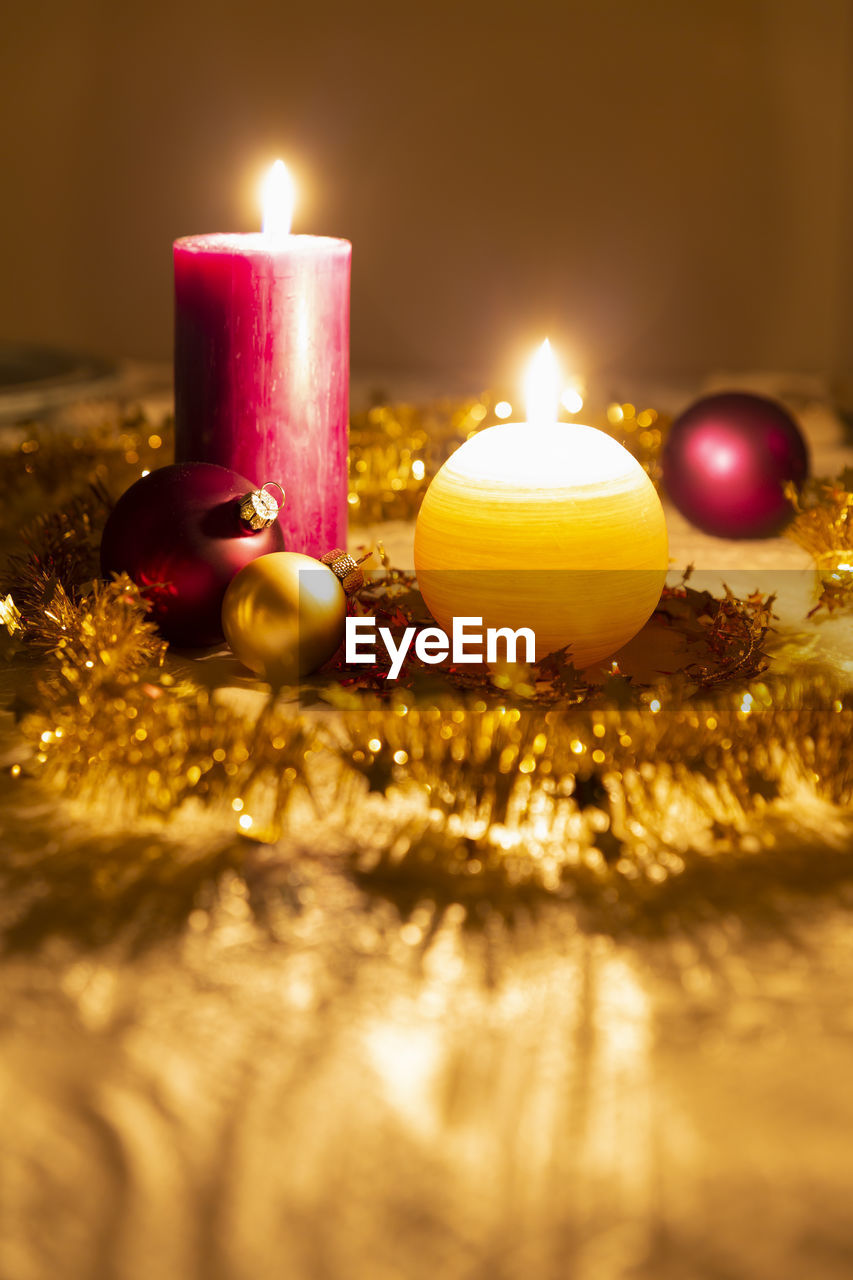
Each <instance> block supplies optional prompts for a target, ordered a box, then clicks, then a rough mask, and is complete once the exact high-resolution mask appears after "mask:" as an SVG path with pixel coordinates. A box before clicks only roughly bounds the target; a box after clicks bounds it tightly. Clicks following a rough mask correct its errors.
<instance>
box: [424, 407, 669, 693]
mask: <svg viewBox="0 0 853 1280" xmlns="http://www.w3.org/2000/svg"><path fill="white" fill-rule="evenodd" d="M545 399H546V401H547V399H548V397H547V395H546V397H545ZM554 405H555V406H556V399H555V400H554ZM544 412H545V414H547V413H548V412H552V420H551V421H545V422H542V421H533V422H512V423H502V424H500V425H498V426H494V427H489V428H487V429H486V430H484V431H481V432H480V433H479V434H478V435H476V436H473V437H472V438H471V439H470V440H468V441H466V443H465V444H463V445H462V446H461V447H460V448H459V449H457V451H456V452H455V453H454V454H453V455H452V456H451V457H450V458H449V459H448V461H447V462H445V464H444V466H443V467H442V468H441V470H440V471H439V472H438V474H437V475H436V477H435V479H434V480H433V482H432V484H431V485H430V487H429V489H428V490H427V493H426V496H425V498H424V501H423V505H422V507H421V510H420V514H419V515H418V521H417V527H416V530H415V570H416V573H417V576H418V584H419V586H420V589H421V592H422V593H423V597H424V600H425V601H426V604H427V607H428V608H429V610H430V613H431V614H432V615H433V617H434V618H435V620H436V621H437V622H438V623H439V625H440V626H441V627H443V628H444V629H445V630H447V631H449V630H450V629H451V628H452V620H453V618H454V617H472V616H475V617H481V618H482V619H483V626H484V627H510V628H512V629H513V630H517V629H518V628H520V627H529V628H531V629H532V630H533V631H534V632H535V635H536V657H537V659H539V658H542V657H544V656H545V655H546V654H548V653H552V652H554V651H555V650H557V649H562V648H564V647H565V646H567V645H568V646H569V657H570V659H571V661H573V662H574V665H575V666H576V667H577V668H579V669H580V668H583V667H585V666H588V665H589V664H590V663H593V662H596V661H598V660H600V659H602V658H608V657H611V656H612V655H613V654H614V653H616V651H617V650H618V649H620V648H621V647H622V646H623V645H624V644H626V643H627V641H628V640H630V639H631V638H632V636H634V635H636V633H637V632H638V631H639V630H640V628H641V627H642V626H643V624H644V623H645V622H646V621H647V620H648V618H649V617H650V616H651V614H652V613H653V612H654V609H655V606H656V605H657V603H658V601H659V599H660V594H661V590H662V588H663V583H664V578H665V576H666V571H667V563H668V554H667V534H666V523H665V520H664V514H663V508H662V507H661V503H660V499H659V498H658V495H657V492H656V491H655V487H654V485H653V484H652V482H651V480H650V479H649V477H648V476H647V475H646V473H645V471H644V470H643V468H642V467H641V466H640V464H639V463H638V462H637V460H636V459H635V458H634V457H632V455H631V454H630V453H629V452H628V451H627V449H624V448H623V447H622V445H620V444H618V443H617V441H615V440H613V439H612V437H610V436H608V435H606V434H605V433H604V432H603V431H597V430H596V429H595V428H593V427H587V426H581V425H580V424H576V423H558V422H556V421H554V420H553V419H554V418H556V407H554V409H553V411H550V410H548V409H547V408H546V409H545V410H544ZM542 413H543V410H542V409H541V406H540V402H539V401H537V402H536V415H537V416H539V417H541V416H542ZM529 416H533V415H532V414H530V415H529Z"/></svg>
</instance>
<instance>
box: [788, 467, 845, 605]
mask: <svg viewBox="0 0 853 1280" xmlns="http://www.w3.org/2000/svg"><path fill="white" fill-rule="evenodd" d="M787 494H788V497H789V499H790V500H791V502H792V503H793V506H794V512H795V515H794V519H793V520H792V522H791V524H790V525H789V526H788V528H787V530H786V532H787V534H788V536H789V537H790V538H793V540H794V542H797V543H799V545H800V546H801V547H804V548H805V550H806V551H808V553H809V555H810V556H811V557H812V559H813V560H814V562H815V567H816V569H817V577H818V600H817V604H816V605H815V607H814V609H812V611H811V614H810V615H809V616H810V617H811V615H812V614H815V613H819V612H820V611H822V610H823V611H825V612H827V613H834V612H835V611H836V610H837V609H845V608H849V607H850V605H851V604H853V469H851V468H849V467H848V468H847V469H846V470H844V471H842V473H841V475H840V476H838V477H837V479H835V480H827V479H820V478H815V479H812V480H808V481H807V482H806V484H805V485H804V486H803V488H802V489H801V490H799V491H798V490H797V489H796V488H795V487H794V486H793V485H789V486H788V488H787Z"/></svg>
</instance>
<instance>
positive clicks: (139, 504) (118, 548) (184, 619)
mask: <svg viewBox="0 0 853 1280" xmlns="http://www.w3.org/2000/svg"><path fill="white" fill-rule="evenodd" d="M275 487H276V488H278V489H279V491H280V492H281V497H282V500H283V499H284V492H283V490H281V486H280V485H276V486H275ZM279 509H280V504H279V503H278V502H277V501H276V500H275V499H274V498H273V496H272V494H270V493H268V492H267V485H264V486H263V488H261V489H257V488H256V487H255V485H253V484H252V483H251V481H249V480H246V479H245V478H244V477H243V476H239V475H237V473H236V472H234V471H230V470H229V469H228V468H227V467H219V466H216V465H215V464H214V463H211V462H183V463H179V464H178V465H176V466H171V467H163V468H161V469H160V470H158V471H151V472H149V474H148V475H147V476H143V477H142V479H141V480H137V481H136V483H135V484H133V485H131V487H130V488H129V489H128V490H127V492H126V493H124V494H123V495H122V497H121V498H119V500H118V502H117V503H116V505H115V508H114V509H113V511H112V512H111V514H110V517H109V519H108V520H107V523H106V527H105V529H104V535H103V538H102V540H101V572H102V573H103V575H104V577H108V576H109V575H110V574H112V573H121V572H124V573H127V574H129V575H130V577H131V578H132V579H133V581H134V582H135V583H136V584H137V586H139V587H141V588H142V592H143V594H144V595H145V597H146V599H148V600H149V601H150V602H151V614H152V617H153V619H154V621H155V622H156V623H157V626H158V628H159V630H160V632H161V633H162V634H163V635H164V636H165V638H166V639H167V640H169V641H170V642H171V643H172V644H176V645H179V646H184V647H189V648H196V647H202V646H206V645H214V644H218V643H219V642H220V641H221V640H222V639H223V636H222V623H221V615H222V598H223V596H224V595H225V591H226V588H227V587H228V584H229V583H230V581H231V579H232V578H233V577H234V575H235V574H236V573H238V572H239V570H240V569H242V568H243V567H244V566H245V565H247V564H248V563H249V562H250V561H251V560H254V559H255V558H256V557H257V556H263V555H267V554H268V553H269V552H271V551H282V550H283V549H284V536H283V534H282V532H281V528H280V527H279V524H278V520H277V517H278V512H279Z"/></svg>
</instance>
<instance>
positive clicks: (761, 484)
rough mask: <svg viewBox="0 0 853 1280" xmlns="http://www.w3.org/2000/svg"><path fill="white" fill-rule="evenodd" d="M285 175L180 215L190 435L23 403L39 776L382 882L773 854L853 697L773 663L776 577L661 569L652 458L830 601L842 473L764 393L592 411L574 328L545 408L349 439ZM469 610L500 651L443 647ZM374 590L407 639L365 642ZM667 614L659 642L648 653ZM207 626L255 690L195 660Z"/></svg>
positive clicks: (843, 499) (341, 267)
mask: <svg viewBox="0 0 853 1280" xmlns="http://www.w3.org/2000/svg"><path fill="white" fill-rule="evenodd" d="M292 194H293V193H292V188H291V185H290V183H289V179H288V177H287V174H286V171H285V170H284V169H283V166H282V167H279V166H276V167H274V170H273V171H272V172H271V174H270V176H269V182H268V184H267V199H266V200H265V206H264V222H263V229H262V230H261V231H260V232H257V233H250V234H246V235H233V236H231V235H205V236H192V237H187V238H184V239H182V240H180V241H177V242H176V244H175V248H174V253H175V290H176V293H175V297H176V364H175V406H176V424H177V426H176V430H175V431H174V432H173V429H172V426H171V425H170V424H168V423H158V424H156V425H155V424H154V423H151V422H149V421H148V420H147V419H146V417H145V415H144V414H143V413H140V412H131V413H125V412H123V411H121V410H120V409H118V410H117V411H116V416H115V417H114V418H113V419H112V420H109V419H103V418H101V417H98V416H97V415H96V416H95V417H94V419H93V420H91V421H89V422H86V421H84V419H83V418H82V417H81V419H80V421H79V422H78V423H77V426H76V429H74V430H71V431H57V430H53V431H52V430H50V429H49V428H44V427H41V428H39V427H35V426H34V427H32V428H22V429H21V438H20V440H19V447H18V448H17V450H16V451H15V452H14V454H13V455H12V456H11V457H10V458H9V460H8V463H9V465H8V466H7V467H6V468H5V469H4V470H3V472H2V477H1V478H0V497H2V499H3V501H4V504H5V508H6V514H7V520H8V523H9V527H10V528H12V529H14V528H19V529H22V530H23V531H22V532H21V534H20V537H19V538H17V539H16V540H15V545H13V546H10V547H8V548H6V549H7V550H8V551H10V552H11V556H10V558H9V561H8V565H7V568H6V571H5V576H4V578H3V580H2V582H0V640H2V644H3V649H4V652H5V654H6V656H7V658H13V659H14V660H15V661H16V663H17V664H18V667H19V669H20V670H21V672H23V673H25V674H26V678H25V679H24V680H22V681H21V682H20V688H19V690H18V693H17V696H16V700H15V707H14V709H15V712H16V715H17V717H18V719H19V723H20V730H21V734H22V737H23V741H24V742H25V743H28V744H29V748H30V750H29V751H28V752H27V751H25V750H23V751H22V753H21V758H20V759H19V760H17V761H15V762H14V764H13V765H12V766H11V772H12V777H13V778H15V779H17V780H19V782H20V784H21V785H22V786H23V785H26V783H27V780H30V781H31V782H41V783H42V784H44V785H48V786H52V787H56V788H59V789H61V791H62V793H63V795H64V796H65V797H66V799H67V800H69V801H71V802H72V803H73V802H77V803H80V804H81V805H83V806H85V807H86V811H87V812H88V813H89V814H97V815H98V820H99V821H102V822H104V823H108V822H109V821H110V820H111V818H110V815H112V814H116V813H118V814H121V815H122V818H123V820H125V821H126V820H127V817H128V816H129V815H134V816H138V817H139V818H142V819H146V820H151V821H157V820H160V821H162V820H168V821H169V822H173V821H175V820H176V819H177V818H179V817H180V816H182V815H185V814H188V813H191V814H192V815H193V817H194V820H195V821H196V822H197V823H204V822H209V823H211V824H212V825H213V828H214V829H215V830H217V831H219V832H229V833H231V834H232V835H233V836H234V837H235V838H239V839H241V840H245V841H247V842H251V844H252V845H253V846H264V847H265V846H268V845H273V844H278V843H279V842H285V843H286V842H288V841H290V842H291V843H292V842H295V841H298V839H299V831H300V830H304V829H305V827H306V823H310V828H311V831H312V835H313V837H314V843H315V844H316V845H317V847H322V848H323V849H325V850H326V851H327V853H331V854H334V856H336V857H339V858H343V859H344V860H345V863H346V865H347V867H348V868H349V870H350V871H351V873H352V874H353V875H354V876H356V877H357V878H360V879H362V880H363V881H364V882H365V883H369V884H372V885H373V886H375V887H379V890H380V891H382V890H381V886H383V885H388V884H389V883H391V882H393V881H395V879H396V880H398V879H400V878H402V880H403V881H404V882H405V884H406V885H407V886H408V890H407V891H409V892H410V893H412V894H417V893H418V892H421V891H423V892H425V893H429V894H430V895H432V896H433V898H437V897H439V896H441V895H442V894H443V895H444V897H445V898H446V899H448V900H449V899H457V900H464V901H466V902H467V901H471V900H476V899H477V898H478V897H479V898H490V897H493V896H494V895H495V894H509V895H512V894H513V893H514V892H516V891H518V890H522V889H523V890H524V891H527V890H531V891H535V892H537V893H543V894H548V895H551V896H555V897H558V898H572V899H575V900H577V899H579V898H583V897H585V898H586V900H588V901H593V900H594V901H597V902H598V903H599V904H610V906H611V907H613V908H614V909H621V907H623V906H624V905H625V904H627V903H628V902H629V901H633V902H641V901H644V900H645V899H647V898H648V896H649V895H653V894H664V893H665V892H666V888H665V887H666V886H667V885H668V884H669V883H671V882H672V881H673V880H677V879H678V878H679V877H682V876H687V877H689V876H691V875H696V874H699V869H700V868H701V867H703V866H707V865H708V859H709V858H710V859H714V858H716V857H718V856H721V855H723V854H725V855H726V856H728V857H731V855H732V853H733V851H734V850H737V851H738V854H739V856H740V857H741V858H748V857H749V856H750V855H754V856H755V857H759V856H765V855H767V853H768V851H769V850H771V849H772V848H773V845H774V842H775V841H776V840H777V838H778V832H779V830H780V829H781V828H782V827H784V824H785V823H786V822H789V821H791V820H792V818H793V816H794V815H795V813H796V811H797V806H798V805H800V804H801V803H802V802H803V799H804V797H805V798H806V799H807V800H808V801H809V803H814V804H816V805H820V804H829V805H835V806H839V807H842V808H846V807H847V806H848V805H849V802H850V798H851V785H853V775H851V766H850V764H849V755H848V751H847V741H848V739H849V734H850V731H851V727H853V722H851V716H853V709H852V708H851V699H850V697H849V695H848V694H847V693H845V692H840V691H839V690H838V689H837V688H836V687H835V686H834V685H833V684H832V682H831V681H830V680H828V679H827V678H826V677H815V676H810V677H809V678H808V679H803V680H798V679H797V678H796V677H793V678H792V675H791V673H790V672H789V671H785V672H783V671H776V670H774V666H773V657H772V644H773V625H774V612H773V607H774V599H773V597H772V596H767V595H764V594H761V593H760V592H758V591H756V592H754V593H753V594H751V595H748V596H746V597H744V598H742V597H739V596H737V595H735V594H734V593H733V592H732V591H730V590H729V589H728V588H725V589H724V590H723V592H722V593H721V594H720V595H716V596H715V595H713V594H711V593H709V592H708V591H703V590H699V589H696V588H695V587H694V586H693V585H692V582H691V574H690V571H689V569H688V570H687V571H686V572H685V573H684V575H683V578H682V580H681V581H680V582H676V583H675V584H670V585H666V576H667V571H668V544H667V531H666V523H665V518H664V512H663V508H662V505H661V501H660V498H659V496H658V492H657V487H656V486H657V483H658V482H659V481H661V480H662V482H663V486H664V488H665V490H666V492H667V493H668V495H669V497H670V499H671V500H672V502H673V503H674V504H675V505H676V507H678V509H679V510H680V511H681V513H682V514H683V515H684V516H686V517H687V518H688V519H689V520H691V521H692V522H693V523H694V524H695V525H696V526H697V527H698V528H700V529H702V530H704V531H705V532H708V533H711V534H714V535H717V536H721V537H727V538H757V537H768V536H772V535H775V534H777V533H778V532H779V531H780V530H782V529H783V528H784V527H785V526H787V531H788V534H789V535H790V536H791V537H793V538H795V539H796V540H797V541H799V542H800V543H801V545H803V546H804V547H807V548H808V550H809V551H810V552H811V553H812V554H813V556H814V557H815V560H816V563H817V566H818V571H819V575H820V593H821V594H820V597H819V600H818V604H817V606H816V608H822V609H826V610H837V609H840V608H843V607H844V606H845V605H847V604H848V603H849V596H848V593H849V591H850V588H851V585H853V567H851V566H853V558H851V557H853V549H851V535H850V532H849V530H848V528H847V519H848V514H849V510H850V504H851V501H853V498H851V494H850V491H849V479H850V477H849V476H848V475H845V476H843V477H841V479H840V480H839V481H838V482H835V483H834V484H830V483H829V482H822V481H808V482H807V473H808V458H807V453H806V448H805V444H804V441H803V437H802V435H801V433H800V430H799V428H798V426H797V424H796V423H795V421H794V420H793V418H792V417H791V416H790V415H789V414H788V412H787V411H786V410H785V409H784V408H783V407H782V406H781V405H778V404H776V403H775V402H772V401H770V400H768V399H766V398H764V397H759V396H753V395H746V394H742V393H729V394H724V395H715V396H709V397H704V398H702V399H700V400H698V401H697V402H696V403H694V404H693V405H692V406H690V407H689V408H688V409H687V410H685V411H684V412H683V413H682V414H681V415H680V416H679V417H678V418H677V419H676V420H675V421H674V422H672V423H670V422H669V421H668V419H666V418H665V417H664V416H662V415H660V414H659V413H658V412H656V411H655V410H654V409H652V408H638V407H637V406H635V405H633V404H629V403H624V404H615V403H614V404H610V405H608V406H607V407H606V409H605V410H604V411H603V412H601V413H598V414H595V413H593V414H591V415H589V414H586V415H585V416H586V417H588V419H589V420H590V421H591V424H592V425H586V424H581V423H580V422H579V421H578V418H577V415H578V413H579V412H580V410H581V407H582V399H581V397H580V395H579V393H577V392H576V391H572V392H571V394H567V393H566V391H565V390H563V391H562V393H561V384H560V375H559V371H558V365H557V362H556V358H555V356H554V353H553V352H551V350H550V347H549V345H548V343H547V342H546V343H545V344H543V347H542V348H541V349H540V351H539V352H538V354H537V355H536V357H535V358H534V360H533V362H532V365H531V373H530V377H529V380H528V386H527V397H526V400H527V403H526V409H525V412H524V414H523V415H522V414H517V413H515V412H514V410H513V407H512V404H511V403H510V401H508V400H506V399H504V398H502V397H498V396H493V395H485V396H482V397H479V398H476V399H468V400H466V401H463V402H450V401H447V402H443V403H438V404H433V405H428V406H424V407H414V406H394V405H389V404H385V403H382V402H378V403H377V404H376V405H374V406H373V407H372V408H371V409H369V410H368V411H366V412H364V413H362V414H357V415H355V417H354V418H353V420H352V422H351V429H350V433H349V450H348V449H347V438H348V437H347V394H348V349H349V344H348V340H349V267H350V252H351V246H349V244H348V243H347V242H346V241H342V240H333V239H330V238H326V237H316V236H293V235H291V233H290V220H291V213H292ZM173 455H174V456H176V457H177V459H178V461H177V462H176V463H175V464H172V465H162V463H163V460H164V459H167V458H170V457H171V456H173ZM140 471H141V472H142V474H141V476H140ZM348 517H349V518H350V520H351V521H352V523H353V525H355V526H356V527H358V526H359V525H361V526H362V527H364V526H367V525H380V526H381V524H382V523H383V522H385V521H389V520H394V519H408V520H416V528H415V540H414V562H415V573H414V574H413V573H409V572H405V571H403V570H400V569H397V568H394V567H393V565H392V564H391V563H390V561H389V558H388V556H387V555H386V554H385V552H384V550H383V548H382V546H381V542H380V541H379V539H378V538H377V536H376V531H375V530H374V531H373V532H372V533H371V535H370V536H366V537H365V544H366V545H365V546H364V548H363V551H364V554H363V555H361V554H359V555H358V556H356V555H353V554H351V553H350V552H348V551H347V549H346V541H347V540H346V530H347V518H348ZM373 554H375V557H376V560H375V561H372V562H371V564H372V565H373V566H374V567H369V566H368V565H367V561H368V560H369V559H370V557H371V555H373ZM376 562H378V566H379V567H375V564H376ZM469 615H476V616H477V620H478V621H479V622H480V623H481V624H482V625H483V626H484V627H485V628H489V629H491V631H492V632H493V633H494V634H495V636H499V635H503V637H504V639H505V640H506V648H505V652H504V654H503V655H500V654H499V653H498V651H497V648H496V649H495V652H494V653H489V652H486V654H484V655H482V657H481V658H480V659H477V660H473V661H472V660H470V659H468V660H466V659H465V657H464V655H463V656H459V655H457V652H456V649H455V648H454V650H453V652H452V654H451V655H450V656H449V657H448V658H445V655H444V651H442V652H440V653H439V654H438V656H436V646H438V647H440V646H441V644H442V643H443V642H442V640H441V636H442V635H444V636H445V640H446V638H447V637H446V633H445V632H443V631H442V628H447V629H450V628H452V627H455V623H456V622H457V621H458V620H459V619H460V618H462V619H463V621H464V620H467V621H471V620H472V618H471V617H470V616H469ZM354 620H355V621H356V622H358V620H361V621H362V622H366V623H367V624H368V626H367V629H368V630H369V629H370V628H372V627H373V626H375V627H376V629H377V631H378V633H379V634H380V635H381V636H382V637H383V638H384V640H385V645H386V649H385V655H384V656H383V655H382V652H381V651H377V653H376V657H375V660H373V661H371V662H370V663H369V664H367V665H364V664H362V663H360V662H359V661H357V658H356V656H355V655H354V654H353V653H352V652H351V651H350V649H349V647H348V645H346V644H342V641H343V640H344V637H345V634H348V627H349V625H350V623H351V622H352V621H354ZM436 624H438V625H437V626H436ZM525 633H527V636H528V639H529V638H530V637H531V636H534V633H535V637H536V640H537V644H536V645H535V646H534V648H535V652H534V648H530V649H527V648H525V650H524V652H523V654H522V653H520V652H519V647H518V645H519V642H520V640H522V639H523V638H524V634H525ZM639 633H642V635H645V636H647V637H651V649H652V653H653V658H654V660H653V661H652V662H651V664H650V663H649V662H648V661H647V662H646V664H645V666H643V664H642V663H639V664H638V665H632V662H633V663H635V664H636V662H637V660H636V658H634V659H632V658H631V657H630V656H627V651H625V649H624V646H626V644H627V643H628V642H629V641H631V640H632V639H633V638H634V637H636V636H637V635H638V634H639ZM508 636H513V637H514V640H515V642H516V643H515V650H514V651H513V652H512V653H511V652H510V648H509V638H508ZM226 642H227V649H226V648H225V643H226ZM454 643H455V641H454ZM212 646H213V647H215V646H219V647H220V650H221V653H222V654H224V655H228V654H230V655H231V658H232V659H236V660H237V662H234V663H233V666H234V668H235V669H236V670H237V671H238V672H239V674H237V675H235V676H234V677H233V678H234V680H235V681H236V682H237V683H241V682H242V684H243V685H245V686H247V687H248V688H250V689H252V690H254V692H255V694H256V702H255V704H254V705H253V706H252V707H246V706H240V705H237V704H235V701H234V699H233V698H231V697H228V696H226V695H227V693H228V690H224V689H222V688H220V687H217V684H216V682H215V681H213V682H212V686H211V687H208V684H207V683H206V682H205V679H204V673H203V667H204V664H198V663H196V664H195V665H194V664H193V659H192V657H188V656H187V654H186V651H187V650H192V651H194V652H195V651H197V650H198V649H200V648H206V649H210V647H212ZM392 653H393V654H394V655H396V656H395V657H392ZM617 653H619V655H620V656H619V657H618V658H616V657H615V655H616V654H617ZM253 677H260V680H261V681H262V682H263V683H262V684H260V683H259V682H258V680H257V679H254V678H253ZM258 694H260V700H259V701H258V700H257V695H258ZM294 814H295V815H296V817H293V815H294ZM132 870H133V869H131V872H130V873H131V874H132ZM209 871H210V867H209V862H208V861H206V860H205V859H203V858H202V859H201V860H200V861H199V862H198V864H197V873H198V875H199V876H200V877H201V876H204V875H207V874H209ZM188 874H189V873H188Z"/></svg>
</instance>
